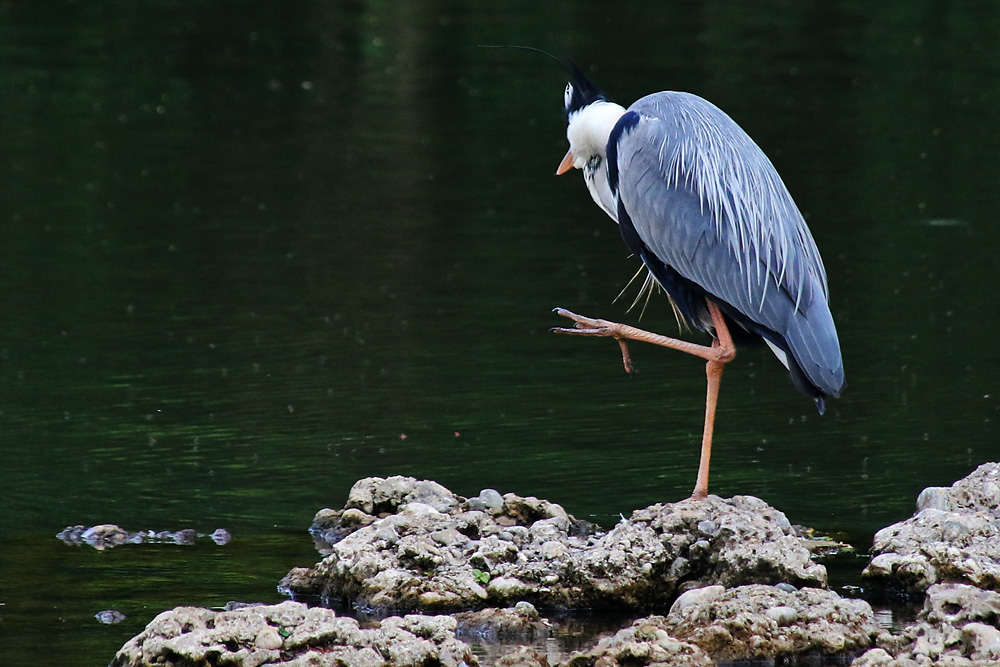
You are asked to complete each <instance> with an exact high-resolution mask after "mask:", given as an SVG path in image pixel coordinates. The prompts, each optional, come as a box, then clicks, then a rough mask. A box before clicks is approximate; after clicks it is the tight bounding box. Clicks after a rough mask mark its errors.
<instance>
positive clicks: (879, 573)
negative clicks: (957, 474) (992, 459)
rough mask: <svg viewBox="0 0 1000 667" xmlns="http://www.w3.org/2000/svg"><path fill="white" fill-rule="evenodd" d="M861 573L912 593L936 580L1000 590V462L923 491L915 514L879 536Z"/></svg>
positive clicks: (881, 585)
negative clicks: (945, 484) (941, 485)
mask: <svg viewBox="0 0 1000 667" xmlns="http://www.w3.org/2000/svg"><path fill="white" fill-rule="evenodd" d="M862 577H864V578H865V579H867V580H868V581H869V582H870V583H871V584H872V585H874V586H876V587H878V588H880V589H884V590H888V591H898V592H903V593H910V594H913V593H916V594H922V593H923V592H924V591H926V590H927V589H928V588H929V587H930V586H932V585H934V584H936V583H964V584H969V585H972V586H976V587H977V588H982V589H987V590H994V591H1000V463H984V464H982V465H981V466H979V467H978V468H977V469H976V470H975V471H973V472H972V473H971V474H969V475H968V476H967V477H965V478H963V479H961V480H959V481H957V482H955V483H954V484H953V485H952V486H950V487H946V488H944V487H929V488H926V489H924V490H923V491H922V492H921V493H920V495H919V496H918V498H917V512H916V513H915V514H914V515H913V516H912V517H910V518H909V519H907V520H906V521H901V522H900V523H896V524H893V525H892V526H888V527H887V528H883V529H882V530H880V531H878V532H877V533H876V534H875V542H874V545H873V547H872V560H871V562H870V563H869V564H868V567H866V568H865V570H864V571H863V572H862Z"/></svg>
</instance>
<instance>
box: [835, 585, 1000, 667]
mask: <svg viewBox="0 0 1000 667" xmlns="http://www.w3.org/2000/svg"><path fill="white" fill-rule="evenodd" d="M879 643H880V647H879V648H875V649H872V650H870V651H868V652H867V653H865V654H864V655H862V656H861V657H860V658H858V659H857V660H855V661H854V662H853V663H852V667H915V666H919V665H949V666H950V667H996V666H997V665H1000V593H997V592H995V591H984V590H980V589H978V588H974V587H972V586H968V585H965V584H935V585H933V586H931V587H930V588H929V589H927V597H926V598H925V600H924V608H923V610H922V611H921V612H920V614H919V615H918V616H917V619H916V622H915V623H914V624H912V625H910V626H908V627H906V628H905V629H904V630H903V632H902V634H901V635H899V636H897V637H892V638H888V639H885V640H883V641H880V642H879Z"/></svg>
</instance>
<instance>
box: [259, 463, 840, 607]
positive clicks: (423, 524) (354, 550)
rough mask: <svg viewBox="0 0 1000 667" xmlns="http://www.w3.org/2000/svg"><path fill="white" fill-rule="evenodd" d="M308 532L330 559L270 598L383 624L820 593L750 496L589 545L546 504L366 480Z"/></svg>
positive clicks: (694, 508) (655, 517)
mask: <svg viewBox="0 0 1000 667" xmlns="http://www.w3.org/2000/svg"><path fill="white" fill-rule="evenodd" d="M501 499H502V503H501V502H500V500H501ZM373 513H377V516H376V514H373ZM312 530H313V534H314V535H323V536H325V537H331V538H333V539H330V540H327V541H328V542H329V543H330V545H329V548H328V551H329V555H327V556H326V557H325V558H324V559H323V560H322V561H321V562H319V563H318V564H317V565H315V566H314V567H312V568H296V569H294V570H292V571H291V572H289V574H288V575H286V577H285V578H284V579H283V580H282V582H281V584H280V585H279V588H280V589H281V590H282V591H284V592H286V593H288V594H290V595H293V596H300V595H301V596H319V597H320V598H321V599H323V600H324V601H327V602H338V603H349V604H354V605H357V606H359V607H361V608H368V609H373V610H379V611H382V612H387V611H398V610H403V611H410V610H433V611H441V610H459V609H478V608H482V607H487V606H492V607H506V606H510V605H512V604H514V603H516V602H519V601H522V600H523V601H528V602H532V603H534V604H541V605H544V606H548V607H556V608H563V609H569V608H582V607H591V608H593V607H604V608H608V607H617V608H623V607H628V608H652V607H655V606H657V605H660V606H665V605H667V604H669V603H670V602H671V601H672V600H673V599H674V598H675V597H676V596H677V595H678V594H679V593H681V592H683V591H684V590H687V589H689V588H696V587H700V586H705V585H709V584H722V585H725V586H737V585H741V584H748V583H769V584H775V583H779V582H785V583H788V584H791V585H794V586H820V587H823V586H825V585H826V570H825V568H824V567H823V566H821V565H817V564H815V563H813V562H812V561H811V560H810V557H809V552H808V550H807V549H805V548H804V547H803V546H802V544H801V541H800V540H799V539H798V538H797V537H796V536H795V534H794V531H793V529H792V526H791V524H790V523H789V522H788V519H786V518H785V515H784V514H782V513H781V512H779V511H778V510H776V509H774V508H772V507H770V506H769V505H767V504H766V503H764V502H763V501H762V500H759V499H757V498H753V497H751V496H737V497H735V498H732V499H722V498H719V497H717V496H709V497H708V498H706V499H705V500H701V501H684V502H680V503H673V504H666V505H654V506H652V507H649V508H646V509H643V510H638V511H636V512H635V513H633V515H632V517H631V518H629V519H628V520H625V521H622V522H621V523H619V524H618V525H617V526H616V527H615V528H614V529H613V530H611V531H610V532H608V533H606V534H603V535H598V534H596V533H595V532H594V530H595V527H594V526H593V525H592V524H588V523H587V522H583V521H579V520H577V519H574V518H573V517H572V516H570V515H569V514H567V513H566V511H565V510H564V509H563V508H562V507H560V506H559V505H557V504H555V503H551V502H548V501H545V500H539V499H537V498H533V497H528V498H522V497H520V496H516V495H514V494H511V493H508V494H506V495H504V496H500V495H499V494H498V493H496V492H494V491H491V490H486V491H484V492H483V493H481V494H480V495H479V497H478V498H475V499H472V500H468V499H465V498H462V497H460V496H456V495H454V494H452V493H451V492H450V491H448V490H447V489H445V488H444V487H442V486H441V485H439V484H436V483H433V482H423V481H418V480H415V479H412V478H404V477H393V478H388V479H382V478H377V477H375V478H368V479H365V480H361V481H359V482H358V483H356V484H355V485H354V487H353V488H352V489H351V494H350V497H349V498H348V501H347V504H346V505H345V508H344V509H343V510H341V511H339V512H335V511H333V510H324V511H322V512H321V513H320V514H319V515H317V520H316V521H314V524H313V529H312Z"/></svg>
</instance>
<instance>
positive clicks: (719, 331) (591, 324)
mask: <svg viewBox="0 0 1000 667" xmlns="http://www.w3.org/2000/svg"><path fill="white" fill-rule="evenodd" d="M708 312H709V313H710V314H711V316H712V324H713V325H714V327H715V338H714V339H713V340H712V345H711V347H709V346H707V345H698V344H697V343H690V342H688V341H684V340H680V339H678V338H670V337H669V336H661V335H660V334H655V333H651V332H649V331H644V330H643V329H637V328H636V327H632V326H629V325H627V324H619V323H617V322H609V321H607V320H597V319H592V318H589V317H583V316H582V315H577V314H576V313H571V312H570V311H568V310H564V309H562V308H557V309H556V313H558V314H559V315H562V316H563V317H568V318H569V319H571V320H573V321H574V322H575V324H574V325H573V328H572V329H562V328H555V329H553V330H552V331H554V332H555V333H560V334H577V335H583V336H597V337H610V338H614V339H615V340H617V341H618V344H619V345H620V346H621V351H622V363H623V364H624V366H625V370H626V372H628V373H631V372H632V359H631V356H630V355H629V351H628V346H627V344H626V342H625V341H628V340H636V341H642V342H645V343H652V344H653V345H661V346H663V347H669V348H670V349H672V350H679V351H681V352H686V353H687V354H693V355H694V356H696V357H700V358H702V359H704V360H705V361H706V364H705V375H706V377H707V380H708V391H707V395H706V397H705V430H704V431H703V433H702V438H701V460H700V462H699V464H698V480H697V482H696V483H695V487H694V493H692V494H691V500H701V499H702V498H705V497H706V496H707V495H708V467H709V461H710V460H711V457H712V434H713V432H714V431H715V407H716V405H717V404H718V400H719V385H720V384H721V382H722V369H723V366H725V364H727V363H728V362H730V361H732V360H733V359H734V358H735V357H736V346H735V345H733V339H732V336H731V335H730V334H729V328H728V327H727V326H726V321H725V319H724V318H723V316H722V312H721V311H720V310H719V307H718V306H716V305H715V304H714V303H713V302H712V301H708Z"/></svg>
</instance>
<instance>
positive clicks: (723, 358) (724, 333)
mask: <svg viewBox="0 0 1000 667" xmlns="http://www.w3.org/2000/svg"><path fill="white" fill-rule="evenodd" d="M708 310H709V312H710V313H711V314H712V323H713V324H714V325H715V339H714V340H713V341H712V349H713V350H716V351H717V352H718V353H719V354H718V357H717V358H716V359H709V360H708V362H707V363H706V364H705V376H706V379H707V384H708V391H707V395H706V396H705V430H704V431H703V432H702V436H701V460H700V461H699V463H698V480H697V481H696V482H695V485H694V493H692V494H691V500H701V499H703V498H705V497H706V496H708V465H709V462H710V461H711V458H712V434H713V433H714V432H715V406H716V405H718V402H719V385H721V384H722V368H723V366H724V365H725V364H726V362H728V361H732V359H733V357H735V356H736V348H735V346H734V345H733V339H732V336H730V335H729V328H728V327H727V326H726V321H725V320H724V319H723V317H722V313H720V312H719V308H718V306H716V305H715V304H714V303H712V302H711V301H709V302H708Z"/></svg>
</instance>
